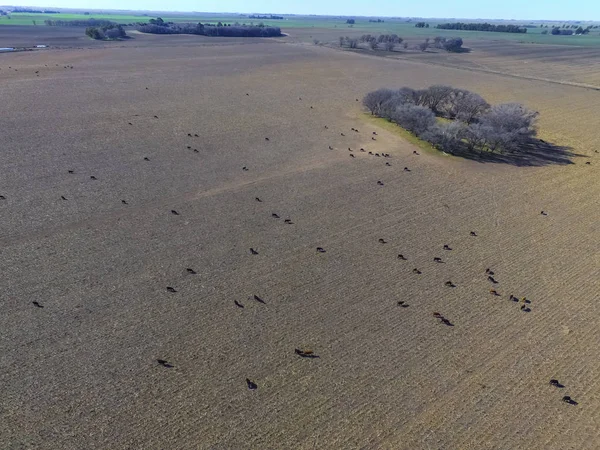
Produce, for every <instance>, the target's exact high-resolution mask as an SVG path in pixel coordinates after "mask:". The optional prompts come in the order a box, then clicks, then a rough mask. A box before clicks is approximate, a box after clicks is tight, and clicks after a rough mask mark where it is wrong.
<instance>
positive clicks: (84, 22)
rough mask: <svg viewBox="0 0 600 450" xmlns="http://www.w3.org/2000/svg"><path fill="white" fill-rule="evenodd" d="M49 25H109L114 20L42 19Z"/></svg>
mask: <svg viewBox="0 0 600 450" xmlns="http://www.w3.org/2000/svg"><path fill="white" fill-rule="evenodd" d="M44 23H45V24H46V25H48V26H49V27H109V26H111V25H115V23H114V22H111V21H110V20H106V19H86V20H49V19H47V20H44Z"/></svg>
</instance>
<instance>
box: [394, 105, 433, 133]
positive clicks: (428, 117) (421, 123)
mask: <svg viewBox="0 0 600 450" xmlns="http://www.w3.org/2000/svg"><path fill="white" fill-rule="evenodd" d="M392 120H393V121H394V122H396V123H397V124H398V125H400V126H401V127H402V128H404V129H406V130H408V131H411V132H412V133H414V134H416V135H417V136H419V135H421V134H422V133H424V132H426V131H427V130H428V129H429V128H431V127H432V126H434V125H435V123H436V120H435V114H433V112H432V111H431V110H430V109H429V108H426V107H424V106H417V105H411V104H406V105H402V106H399V107H398V108H396V111H394V113H393V114H392Z"/></svg>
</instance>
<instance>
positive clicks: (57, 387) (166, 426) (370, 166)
mask: <svg viewBox="0 0 600 450" xmlns="http://www.w3.org/2000/svg"><path fill="white" fill-rule="evenodd" d="M197 39H198V38H195V39H194V38H193V37H183V36H166V37H165V36H138V37H136V39H135V41H132V42H127V43H124V44H123V45H122V46H116V45H115V46H110V45H109V46H105V48H101V47H99V48H95V49H89V48H73V49H68V48H67V49H52V50H48V51H38V52H23V53H15V54H2V55H0V98H1V99H2V101H1V102H0V130H2V131H1V133H2V139H1V142H2V146H1V148H2V151H1V152H0V173H1V176H0V195H2V197H1V198H0V215H1V217H2V221H0V254H1V258H0V272H1V273H2V275H3V276H2V279H3V286H2V290H1V291H0V308H1V309H0V311H1V314H0V392H1V393H2V402H1V403H0V448H6V449H29V448H35V449H82V448H85V449H108V448H131V449H140V448H144V449H164V448H181V449H188V448H189V449H191V448H202V449H282V448H290V449H292V448H293V449H350V448H356V449H358V448H361V449H407V450H409V449H410V450H414V449H477V450H480V449H528V450H529V449H531V450H534V449H596V448H598V447H599V446H600V436H599V435H598V430H597V427H598V416H599V411H600V394H599V391H598V387H599V384H598V383H599V382H598V380H600V363H599V362H598V357H597V353H598V346H599V345H600V330H599V329H598V324H597V317H598V315H599V314H600V302H599V300H600V296H599V294H598V292H599V291H600V283H599V281H598V280H599V279H600V245H599V236H600V225H599V221H598V211H599V207H600V200H599V199H600V184H599V183H598V170H599V168H600V154H598V153H596V152H595V151H596V150H600V138H599V137H598V134H597V132H596V129H597V120H598V118H597V105H598V102H599V101H600V92H598V91H594V90H590V89H585V88H582V87H576V86H568V85H558V84H556V83H549V82H548V83H547V82H543V81H535V80H528V79H524V78H515V77H508V76H504V75H497V74H493V73H484V72H480V71H468V70H464V69H457V68H453V67H444V66H440V65H432V64H428V63H427V61H417V60H407V59H399V60H396V59H390V58H380V57H376V56H369V55H363V54H356V53H350V52H340V51H336V50H333V49H330V48H325V47H317V46H309V45H304V44H299V43H294V42H290V40H289V39H287V40H286V39H284V40H261V41H258V40H250V41H245V40H243V39H242V40H231V41H226V40H225V41H224V40H215V41H211V40H210V39H205V40H202V41H201V42H199V41H198V40H197ZM194 41H195V42H196V43H197V44H196V45H194ZM73 46H74V47H76V46H77V45H73ZM9 67H10V68H9ZM71 67H72V68H71ZM596 76H597V74H596ZM435 83H445V84H451V85H453V86H456V87H462V88H468V89H470V90H472V91H475V92H478V93H480V94H481V95H483V96H484V97H486V98H487V99H488V100H489V101H492V102H508V101H519V102H522V103H524V104H526V105H527V106H528V107H530V108H532V109H535V110H538V111H540V113H541V120H540V135H541V136H542V137H544V138H545V139H549V140H551V141H553V142H555V143H557V144H560V145H564V146H569V147H570V148H571V153H572V156H571V157H570V163H568V164H566V163H561V164H555V163H553V161H552V157H551V156H550V157H548V159H546V160H544V159H537V160H535V161H532V162H531V164H527V163H526V162H521V163H519V164H502V163H483V162H478V161H476V160H462V159H458V158H453V157H449V156H442V155H440V154H437V153H434V152H425V151H419V154H418V155H416V154H414V153H413V151H414V150H415V147H413V146H412V145H411V144H410V143H408V142H406V141H404V140H402V139H401V138H399V136H398V135H397V134H396V133H395V132H394V129H393V128H391V127H388V126H382V125H380V124H379V123H378V122H377V121H374V120H372V119H370V118H369V117H367V116H365V114H364V112H363V110H362V108H361V104H360V102H357V101H356V99H361V98H362V96H363V95H364V94H365V93H367V92H368V91H370V90H373V89H376V88H379V87H382V86H389V87H395V86H403V85H406V86H411V87H425V86H428V85H431V84H435ZM325 126H327V128H326V127H325ZM352 128H355V129H358V130H359V131H358V132H356V131H352ZM373 132H376V133H377V135H376V136H375V135H373ZM190 134H191V136H190ZM196 134H197V135H198V136H197V137H196V136H195V135H196ZM265 138H268V140H266V139H265ZM373 138H375V140H373ZM330 146H331V147H332V148H333V149H332V150H330V149H329V147H330ZM348 148H350V149H351V150H352V151H349V150H348ZM360 148H364V149H365V150H366V151H365V152H360ZM369 151H370V152H373V153H382V152H384V153H389V154H390V157H389V158H383V157H376V156H374V155H369V153H368V152H369ZM350 155H354V156H355V157H350ZM145 158H146V159H145ZM586 162H590V163H591V164H589V165H588V164H585V163H586ZM386 163H389V164H390V165H389V166H388V165H386ZM244 167H245V168H246V169H247V170H244V169H243V168H244ZM405 167H407V168H408V169H409V171H406V170H404V168H405ZM69 171H72V172H73V173H70V172H69ZM91 177H94V179H92V178H91ZM378 181H381V182H382V183H383V185H380V184H378ZM61 196H62V197H64V199H62V198H61ZM257 197H258V198H259V199H260V201H258V200H256V198H257ZM542 210H543V211H545V212H546V213H547V215H541V214H540V212H541V211H542ZM172 211H175V212H176V213H177V214H174V213H173V212H172ZM274 213H275V214H277V215H278V217H279V218H275V217H273V214H274ZM285 219H290V220H289V222H291V223H286V222H285V221H284V220H285ZM472 231H474V232H475V234H476V236H472V235H471V232H472ZM380 239H382V240H383V241H382V242H383V243H382V242H381V241H380ZM445 244H446V245H448V246H449V248H451V250H444V248H443V246H444V245H445ZM317 247H322V248H323V249H324V250H325V252H323V253H320V252H317V251H316V248H317ZM251 248H252V249H254V250H255V251H256V252H257V254H253V253H251V251H250V249H251ZM399 254H402V255H403V256H404V257H405V258H406V260H401V259H398V255H399ZM436 257H439V258H441V259H442V262H434V258H436ZM488 268H489V269H491V270H492V271H493V272H494V275H493V277H494V279H495V281H496V282H497V283H496V284H492V283H491V282H490V281H489V280H488V274H486V269H488ZM188 269H191V270H188ZM414 269H418V271H419V272H420V273H419V274H417V273H414ZM447 281H451V282H452V284H453V286H454V287H449V286H446V282H447ZM167 287H171V288H173V289H170V290H169V289H167ZM490 289H495V290H496V291H497V292H498V294H499V295H498V296H494V295H492V294H491V293H490ZM173 291H174V292H173ZM510 295H515V296H516V297H518V298H519V299H521V298H522V297H526V298H527V299H528V300H529V301H530V303H528V304H526V305H524V304H523V303H520V302H513V301H511V300H510V299H509V296H510ZM254 296H257V297H258V300H257V299H256V298H255V297H254ZM236 302H237V303H236ZM399 302H404V303H403V305H402V306H400V305H399ZM521 305H524V306H525V308H527V309H529V312H525V311H523V310H522V308H521ZM434 313H439V314H441V315H442V316H443V317H444V318H445V319H447V321H446V322H445V323H444V322H443V321H442V320H440V319H439V318H437V317H435V316H434ZM295 349H303V350H307V349H310V350H312V351H313V352H314V354H313V356H315V355H316V356H318V358H308V357H302V356H301V355H298V354H296V353H295ZM157 360H161V361H162V364H161V363H158V362H157ZM246 379H249V380H250V381H251V383H255V386H254V385H252V384H250V386H251V387H256V389H249V388H248V383H247V381H246ZM550 379H557V380H558V381H559V382H560V383H562V384H563V385H564V387H563V388H558V387H555V386H552V385H550V384H549V381H550ZM565 395H567V396H570V397H571V398H572V399H573V400H574V401H576V402H577V403H578V404H577V405H571V404H567V403H565V402H563V401H562V398H563V396H565Z"/></svg>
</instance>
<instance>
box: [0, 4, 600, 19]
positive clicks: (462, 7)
mask: <svg viewBox="0 0 600 450" xmlns="http://www.w3.org/2000/svg"><path fill="white" fill-rule="evenodd" d="M4 1H5V2H6V3H9V2H10V4H11V5H13V6H43V7H52V6H54V7H63V8H89V9H130V10H149V11H198V12H240V13H280V14H318V15H344V16H353V15H356V16H387V17H431V18H434V17H440V18H454V17H456V18H465V19H476V18H482V19H520V20H529V19H541V20H585V21H591V20H600V0H568V1H565V0H500V1H498V0H496V1H494V0H425V1H406V0H405V1H401V0H371V1H368V0H169V1H168V2H167V1H165V0H0V2H4Z"/></svg>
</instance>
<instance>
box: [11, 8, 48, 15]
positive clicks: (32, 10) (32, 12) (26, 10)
mask: <svg viewBox="0 0 600 450" xmlns="http://www.w3.org/2000/svg"><path fill="white" fill-rule="evenodd" d="M12 12H14V13H28V14H59V12H58V11H49V10H46V11H40V10H37V9H29V8H15V9H13V11H12Z"/></svg>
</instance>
